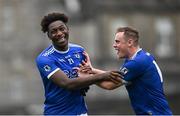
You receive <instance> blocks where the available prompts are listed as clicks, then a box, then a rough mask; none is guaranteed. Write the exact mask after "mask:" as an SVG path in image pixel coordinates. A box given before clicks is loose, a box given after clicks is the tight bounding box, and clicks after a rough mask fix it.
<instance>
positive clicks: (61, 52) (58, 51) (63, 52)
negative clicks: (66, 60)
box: [53, 46, 69, 54]
mask: <svg viewBox="0 0 180 116" xmlns="http://www.w3.org/2000/svg"><path fill="white" fill-rule="evenodd" d="M53 49H54V51H56V52H57V53H60V54H65V53H67V52H69V46H68V49H67V50H66V51H60V50H57V49H56V48H55V47H54V46H53Z"/></svg>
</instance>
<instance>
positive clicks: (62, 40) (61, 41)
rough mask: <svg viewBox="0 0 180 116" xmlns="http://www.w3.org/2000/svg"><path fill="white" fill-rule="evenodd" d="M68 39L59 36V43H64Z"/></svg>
mask: <svg viewBox="0 0 180 116" xmlns="http://www.w3.org/2000/svg"><path fill="white" fill-rule="evenodd" d="M65 41H66V38H65V37H62V38H58V39H57V42H58V43H64V42H65Z"/></svg>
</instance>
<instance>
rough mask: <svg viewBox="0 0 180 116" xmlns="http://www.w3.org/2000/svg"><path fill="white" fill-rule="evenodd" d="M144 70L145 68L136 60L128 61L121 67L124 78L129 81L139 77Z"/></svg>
mask: <svg viewBox="0 0 180 116" xmlns="http://www.w3.org/2000/svg"><path fill="white" fill-rule="evenodd" d="M143 71H144V68H143V67H142V66H141V65H140V64H139V63H138V62H136V61H134V60H131V61H128V62H127V63H125V64H124V65H123V66H122V67H121V68H120V72H121V73H122V74H123V75H124V78H123V79H124V80H125V81H128V82H130V81H132V80H133V79H135V78H138V77H139V76H140V75H141V74H143Z"/></svg>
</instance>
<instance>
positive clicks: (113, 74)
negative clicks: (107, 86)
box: [108, 71, 123, 84]
mask: <svg viewBox="0 0 180 116" xmlns="http://www.w3.org/2000/svg"><path fill="white" fill-rule="evenodd" d="M122 78H123V76H122V75H121V74H120V72H119V71H110V72H109V76H108V79H109V80H110V81H112V82H113V83H115V84H119V83H122V82H123V79H122Z"/></svg>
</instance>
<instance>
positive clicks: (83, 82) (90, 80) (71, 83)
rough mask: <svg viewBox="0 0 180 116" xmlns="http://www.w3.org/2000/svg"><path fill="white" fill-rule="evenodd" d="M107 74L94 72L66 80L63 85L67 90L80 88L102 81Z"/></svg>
mask: <svg viewBox="0 0 180 116" xmlns="http://www.w3.org/2000/svg"><path fill="white" fill-rule="evenodd" d="M107 76H108V75H107V73H101V74H95V75H92V76H88V77H78V78H73V79H69V80H68V81H66V83H65V84H64V85H65V88H67V89H69V90H74V89H81V88H84V87H87V86H89V85H92V84H95V83H98V82H100V81H104V80H105V78H106V77H107Z"/></svg>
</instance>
